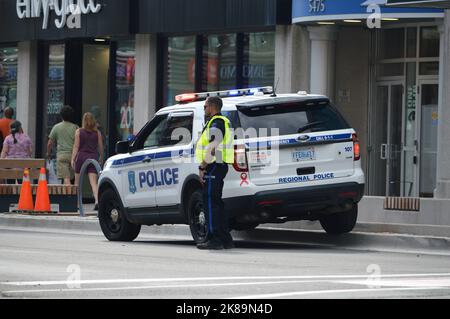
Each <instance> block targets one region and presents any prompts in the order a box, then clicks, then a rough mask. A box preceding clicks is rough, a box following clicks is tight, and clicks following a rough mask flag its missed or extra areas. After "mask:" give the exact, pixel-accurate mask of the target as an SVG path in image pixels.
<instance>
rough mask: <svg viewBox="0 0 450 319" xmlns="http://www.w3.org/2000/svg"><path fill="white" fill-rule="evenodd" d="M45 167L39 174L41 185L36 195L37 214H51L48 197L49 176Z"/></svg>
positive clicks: (35, 207)
mask: <svg viewBox="0 0 450 319" xmlns="http://www.w3.org/2000/svg"><path fill="white" fill-rule="evenodd" d="M46 173H47V172H46V170H45V167H43V168H41V171H40V174H39V184H38V189H37V194H36V206H34V211H35V212H41V213H47V212H51V207H50V196H49V195H48V187H47V176H46Z"/></svg>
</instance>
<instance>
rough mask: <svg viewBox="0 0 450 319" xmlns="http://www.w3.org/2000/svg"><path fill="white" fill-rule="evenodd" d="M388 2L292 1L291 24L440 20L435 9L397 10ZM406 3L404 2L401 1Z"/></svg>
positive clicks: (349, 0)
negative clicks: (379, 18)
mask: <svg viewBox="0 0 450 319" xmlns="http://www.w3.org/2000/svg"><path fill="white" fill-rule="evenodd" d="M387 1H388V0H345V1H344V0H292V22H293V23H304V22H308V23H309V22H315V21H327V20H329V21H332V20H344V19H367V18H368V17H370V16H371V15H372V14H374V13H375V12H374V10H373V8H374V6H377V12H376V13H378V14H382V15H383V17H385V18H389V17H392V18H394V17H395V18H442V17H443V16H444V14H443V10H441V9H435V8H398V7H390V6H386V3H387ZM402 1H406V0H402ZM417 2H419V1H417Z"/></svg>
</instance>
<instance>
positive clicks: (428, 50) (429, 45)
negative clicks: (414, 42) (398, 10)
mask: <svg viewBox="0 0 450 319" xmlns="http://www.w3.org/2000/svg"><path fill="white" fill-rule="evenodd" d="M439 40H440V35H439V31H438V29H437V27H423V28H421V29H420V57H421V58H425V57H433V58H435V57H439Z"/></svg>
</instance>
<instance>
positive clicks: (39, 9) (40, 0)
mask: <svg viewBox="0 0 450 319" xmlns="http://www.w3.org/2000/svg"><path fill="white" fill-rule="evenodd" d="M101 9H102V5H101V4H99V3H96V0H17V2H16V10H17V16H18V17H19V19H25V18H27V19H28V18H40V17H41V16H42V17H43V21H42V29H44V30H45V29H47V28H48V20H49V17H50V12H51V11H53V12H54V14H55V15H56V16H57V18H56V19H55V21H54V22H55V26H56V27H57V28H58V29H62V28H64V27H65V26H67V27H68V28H69V29H75V28H76V29H79V28H81V19H80V17H81V14H90V13H98V12H100V10H101Z"/></svg>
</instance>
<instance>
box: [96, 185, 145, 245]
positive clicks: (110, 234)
mask: <svg viewBox="0 0 450 319" xmlns="http://www.w3.org/2000/svg"><path fill="white" fill-rule="evenodd" d="M98 219H99V222H100V227H101V229H102V232H103V234H104V235H105V237H106V238H107V239H108V240H110V241H133V240H135V239H136V237H137V236H138V235H139V232H140V231H141V225H135V224H132V223H130V222H129V221H128V220H127V219H126V217H125V215H124V213H123V206H122V203H121V201H120V199H119V197H118V196H117V194H116V192H114V190H112V189H107V190H106V191H105V192H103V193H102V194H101V196H100V199H99V205H98Z"/></svg>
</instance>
